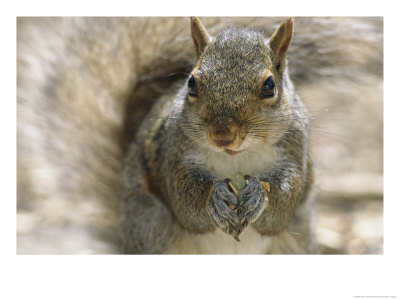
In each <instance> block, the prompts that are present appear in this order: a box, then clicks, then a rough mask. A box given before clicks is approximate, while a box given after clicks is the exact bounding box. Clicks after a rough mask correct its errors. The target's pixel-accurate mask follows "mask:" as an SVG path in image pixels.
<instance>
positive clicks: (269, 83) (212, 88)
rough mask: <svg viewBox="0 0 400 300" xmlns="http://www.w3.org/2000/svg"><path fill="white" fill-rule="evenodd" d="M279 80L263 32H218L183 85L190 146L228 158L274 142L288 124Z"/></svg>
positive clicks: (286, 110) (278, 74) (286, 106)
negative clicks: (185, 91) (202, 148)
mask: <svg viewBox="0 0 400 300" xmlns="http://www.w3.org/2000/svg"><path fill="white" fill-rule="evenodd" d="M282 77H283V76H282V74H280V73H279V72H278V70H277V69H276V67H275V65H274V63H273V57H272V54H271V50H270V48H269V47H268V40H267V39H266V38H265V37H264V36H263V35H262V34H261V33H258V32H254V31H248V30H237V29H230V30H227V31H224V32H222V33H221V34H220V35H219V36H217V37H216V38H215V39H214V40H213V41H211V42H210V43H209V44H208V45H207V47H205V49H204V51H203V53H202V54H201V56H200V57H199V59H198V61H197V64H196V66H195V68H194V69H193V71H192V72H191V75H190V77H189V79H188V81H187V97H186V103H185V108H184V116H185V119H186V120H187V122H186V128H185V131H186V132H187V133H188V136H189V137H193V141H194V142H196V143H199V144H201V145H202V146H204V145H205V146H206V147H209V148H211V149H213V150H215V151H218V152H225V153H227V154H229V155H235V154H238V153H240V152H244V151H246V150H251V149H254V148H256V147H258V146H260V145H264V144H272V143H275V142H276V141H277V140H278V139H279V137H281V136H282V135H283V134H284V133H285V131H286V130H287V128H288V124H289V120H290V119H291V118H290V113H288V105H287V101H286V97H285V94H284V92H283V89H282ZM284 116H286V118H285V117H284Z"/></svg>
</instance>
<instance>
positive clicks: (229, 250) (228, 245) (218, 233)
mask: <svg viewBox="0 0 400 300" xmlns="http://www.w3.org/2000/svg"><path fill="white" fill-rule="evenodd" d="M192 239H193V241H192V242H193V243H194V244H195V248H196V249H197V251H198V252H199V253H203V254H267V253H268V252H269V251H270V248H271V246H272V238H271V237H268V236H262V235H261V234H259V233H258V232H257V231H256V230H255V229H254V228H252V227H251V226H249V227H248V228H246V230H245V231H244V232H243V233H242V234H241V235H240V242H238V241H236V240H235V239H234V238H233V237H231V236H229V235H227V234H226V233H224V232H223V231H222V230H220V229H217V230H215V231H214V232H212V233H206V234H199V235H194V236H192Z"/></svg>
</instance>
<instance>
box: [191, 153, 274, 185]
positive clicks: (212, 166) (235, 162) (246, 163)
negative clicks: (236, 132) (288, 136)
mask: <svg viewBox="0 0 400 300" xmlns="http://www.w3.org/2000/svg"><path fill="white" fill-rule="evenodd" d="M280 151H281V150H280V149H278V148H277V147H275V146H273V145H262V146H259V147H256V148H255V149H252V150H250V151H246V152H243V153H239V154H236V155H229V154H226V153H224V152H215V151H212V150H208V149H198V151H196V153H195V154H189V155H188V156H187V158H188V159H190V160H194V161H195V162H196V163H198V164H201V165H203V166H205V168H207V169H208V170H210V171H211V172H212V173H214V174H215V175H217V176H218V177H219V178H220V179H225V178H228V177H231V176H232V175H234V174H236V173H241V174H243V175H250V176H257V175H259V174H260V173H263V172H265V171H268V170H269V169H271V168H272V167H273V166H274V165H275V163H276V162H277V161H278V160H279V157H280Z"/></svg>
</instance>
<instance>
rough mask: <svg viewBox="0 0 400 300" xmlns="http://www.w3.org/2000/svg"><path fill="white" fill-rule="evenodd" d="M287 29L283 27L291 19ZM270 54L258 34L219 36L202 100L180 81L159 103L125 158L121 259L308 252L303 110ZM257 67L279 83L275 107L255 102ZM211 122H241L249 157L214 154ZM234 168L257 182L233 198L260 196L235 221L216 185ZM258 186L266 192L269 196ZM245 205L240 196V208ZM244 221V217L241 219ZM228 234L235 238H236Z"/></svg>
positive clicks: (205, 70) (207, 52) (204, 63)
mask: <svg viewBox="0 0 400 300" xmlns="http://www.w3.org/2000/svg"><path fill="white" fill-rule="evenodd" d="M286 22H288V23H286V25H285V24H284V23H283V24H284V26H289V25H290V22H291V21H290V20H288V21H286ZM287 24H289V25H287ZM283 37H284V36H283ZM274 53H275V52H274V51H273V50H272V49H271V48H270V47H269V44H268V40H267V38H266V37H264V36H263V35H262V34H261V33H260V32H257V31H252V30H248V29H238V28H232V29H228V30H225V31H223V32H222V33H221V34H219V35H218V36H217V37H215V38H214V39H213V40H212V42H211V43H210V44H209V45H207V47H205V49H204V52H202V53H201V55H200V56H199V58H198V60H197V63H196V66H195V69H196V70H199V72H201V80H200V83H199V99H197V101H196V102H194V103H191V102H190V101H188V100H187V87H186V84H185V82H184V83H182V85H183V87H181V88H180V89H179V90H178V92H177V93H176V94H171V95H168V96H165V97H163V98H161V99H160V100H159V101H158V102H157V103H156V105H155V107H154V108H153V110H152V111H151V112H150V114H149V117H148V118H147V119H146V120H145V122H144V123H143V124H142V125H141V127H140V128H139V131H138V135H137V137H136V139H135V142H134V143H133V144H132V145H131V149H130V151H129V156H128V158H127V160H126V168H125V173H124V184H123V187H124V196H123V208H122V213H123V218H122V222H121V233H122V240H123V250H124V251H125V252H129V253H146V252H151V253H154V252H156V253H171V252H175V253H181V252H188V253H189V252H194V253H272V252H275V253H279V252H285V251H284V248H285V245H286V247H288V249H292V250H287V251H288V252H289V253H290V252H292V253H313V252H314V251H315V249H314V248H313V231H312V229H311V227H310V225H309V223H310V214H311V208H310V207H309V206H308V204H307V207H308V209H306V210H304V209H303V210H302V207H303V206H304V205H305V200H306V199H307V198H308V194H309V191H310V189H311V186H312V169H311V161H310V158H309V155H308V133H307V130H308V113H307V111H306V109H305V108H304V107H303V105H302V103H301V101H300V99H299V98H298V97H297V96H296V94H295V92H294V87H293V85H292V83H291V82H290V79H289V76H288V73H287V70H286V68H285V61H284V60H285V57H283V60H282V61H281V65H280V68H281V69H280V70H279V69H276V68H275V67H274V64H276V58H275V56H274V55H275V54H274ZM264 69H268V70H270V71H271V72H273V74H274V77H275V78H276V80H277V82H276V85H277V96H276V103H275V104H274V105H273V106H270V105H266V104H265V103H263V102H262V101H261V100H259V99H258V98H257V97H258V94H257V93H258V91H259V90H260V87H259V86H258V85H257V84H258V79H257V74H261V72H262V71H263V70H264ZM213 122H214V123H218V122H219V123H221V124H222V123H224V124H226V123H233V122H235V124H239V128H240V129H244V130H246V138H245V141H248V140H252V142H251V143H249V144H248V147H249V150H248V151H244V152H242V153H239V154H237V155H235V156H229V155H228V154H226V153H222V152H218V151H217V150H215V149H213V148H212V147H211V146H210V144H209V143H208V142H207V139H206V137H205V132H206V128H207V126H208V124H210V123H213ZM221 126H223V125H221ZM254 128H257V131H255V130H254ZM253 132H256V133H253ZM237 171H240V172H241V173H243V174H248V175H250V176H253V177H252V178H253V179H251V180H253V181H252V182H254V183H253V184H254V185H253V186H252V185H251V184H250V183H249V184H248V186H246V187H245V189H244V190H243V191H242V192H241V194H239V196H238V199H239V202H240V201H241V200H240V199H241V198H240V197H241V195H242V194H243V195H245V194H246V193H249V196H246V197H250V195H256V194H257V193H260V194H259V195H260V196H257V197H259V198H257V197H256V198H254V200H252V201H254V203H253V209H255V210H254V211H255V213H253V211H247V212H246V213H245V212H243V214H242V215H241V214H240V212H239V211H241V210H242V207H239V210H238V212H237V215H236V212H234V211H232V210H229V209H228V208H227V207H226V206H225V204H224V201H228V199H230V198H232V197H233V196H232V195H233V194H232V195H231V194H230V192H229V191H228V190H227V189H225V188H223V186H224V185H225V184H226V183H225V182H224V181H223V180H224V179H225V178H227V177H229V176H230V175H232V174H234V173H235V172H237ZM254 176H255V177H254ZM259 180H263V181H265V182H269V183H270V185H271V191H270V192H269V193H268V195H267V198H265V190H262V188H261V184H260V181H259ZM258 187H260V188H259V189H258ZM221 188H222V189H221ZM218 189H221V190H220V192H218V193H217V194H215V193H213V191H216V190H218ZM253 189H254V190H253ZM247 190H248V191H247ZM254 193H256V194H254ZM219 197H223V198H224V199H225V200H224V201H222V200H221V199H222V198H221V199H220V198H219ZM249 199H250V198H249ZM264 199H266V200H265V203H264ZM246 201H247V202H246ZM142 202H145V203H147V207H146V208H143V207H142V205H140V203H142ZM250 202H251V201H249V200H247V199H244V200H243V203H242V204H243V205H244V207H245V206H246V205H249V203H250ZM136 203H137V204H136ZM243 209H245V208H243ZM260 209H261V210H260ZM162 211H163V213H161V212H162ZM300 211H301V213H300ZM297 214H299V216H298V218H295V217H294V216H295V215H297ZM150 216H151V217H150ZM246 216H248V218H249V219H248V220H245V221H240V219H243V218H246ZM295 219H296V220H295ZM299 220H300V221H299ZM174 222H175V223H176V224H172V223H174ZM133 223H138V224H139V225H135V224H133ZM160 224H163V226H161V227H160V228H159V229H158V227H159V226H160ZM216 226H217V228H218V227H220V228H221V229H222V230H223V231H224V232H226V233H223V231H221V229H219V228H218V229H217V230H216ZM247 227H248V228H247ZM238 228H239V229H238ZM289 228H290V229H289ZM287 230H290V232H291V233H289V231H287ZM242 231H243V232H242ZM227 233H228V234H232V235H234V236H237V235H240V234H242V235H241V236H243V240H242V241H241V242H237V241H235V240H234V239H233V238H232V237H230V236H229V235H228V234H227ZM289 237H290V238H289ZM299 241H308V243H304V242H299ZM237 243H240V244H237ZM289 244H291V246H288V245H289ZM141 245H146V246H145V247H143V246H141ZM151 245H153V246H151ZM160 245H164V246H165V247H164V248H163V249H160V248H162V247H161V246H160ZM176 245H181V246H180V247H181V248H180V249H179V246H176ZM185 245H186V246H185ZM188 245H190V246H188ZM185 249H186V250H185ZM190 249H191V250H190ZM160 250H161V251H160Z"/></svg>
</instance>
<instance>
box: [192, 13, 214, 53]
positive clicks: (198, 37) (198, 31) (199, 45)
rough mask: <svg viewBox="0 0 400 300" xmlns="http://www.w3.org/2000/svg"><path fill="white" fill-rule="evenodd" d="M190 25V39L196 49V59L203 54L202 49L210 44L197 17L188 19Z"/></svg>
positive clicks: (205, 31) (208, 37) (204, 29)
mask: <svg viewBox="0 0 400 300" xmlns="http://www.w3.org/2000/svg"><path fill="white" fill-rule="evenodd" d="M190 24H191V29H192V38H193V42H194V46H195V48H196V54H197V57H199V56H200V55H201V53H203V50H204V48H205V47H206V46H207V44H208V43H209V42H210V36H209V35H208V33H207V30H206V28H205V27H204V26H203V24H201V22H200V20H199V18H198V17H190Z"/></svg>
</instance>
